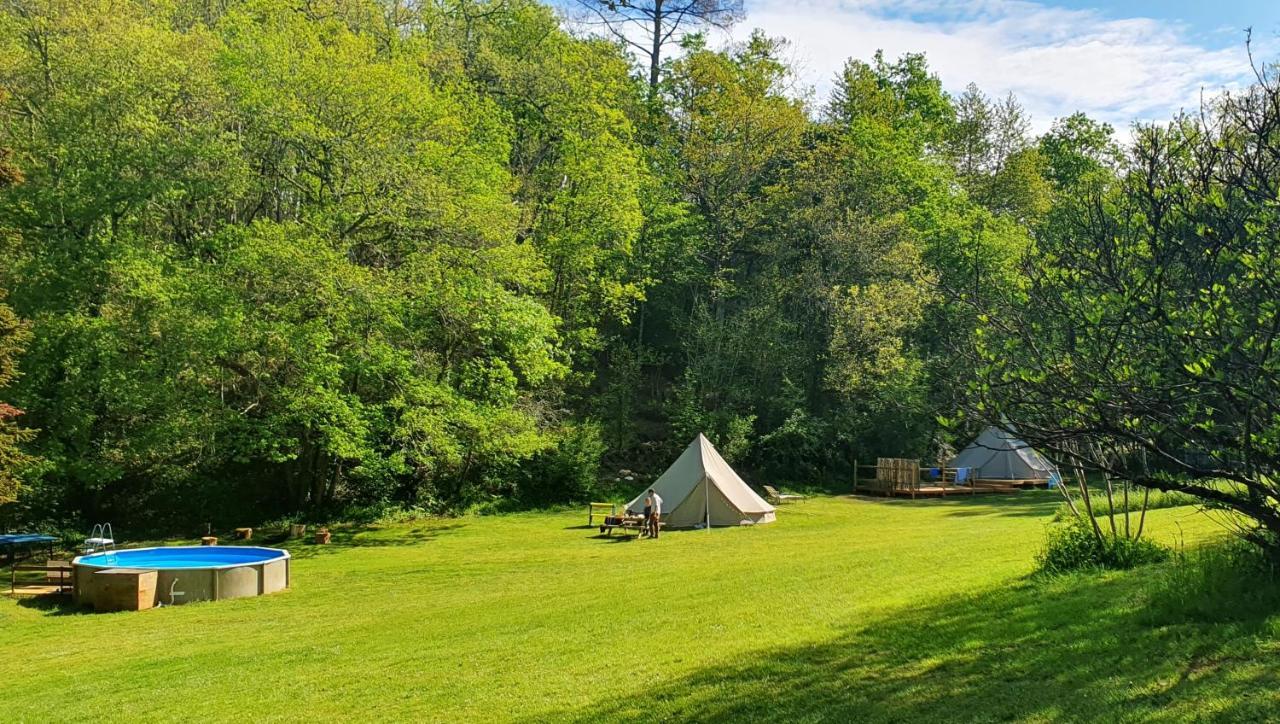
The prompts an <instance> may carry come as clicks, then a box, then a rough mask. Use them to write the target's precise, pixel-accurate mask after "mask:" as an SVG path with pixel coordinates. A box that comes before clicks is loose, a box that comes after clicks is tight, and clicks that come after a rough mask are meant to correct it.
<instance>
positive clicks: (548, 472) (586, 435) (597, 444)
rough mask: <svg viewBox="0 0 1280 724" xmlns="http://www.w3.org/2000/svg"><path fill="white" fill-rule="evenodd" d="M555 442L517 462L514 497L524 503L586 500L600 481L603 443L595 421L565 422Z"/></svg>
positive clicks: (533, 504) (535, 504)
mask: <svg viewBox="0 0 1280 724" xmlns="http://www.w3.org/2000/svg"><path fill="white" fill-rule="evenodd" d="M557 437H558V439H557V443H556V446H555V447H554V448H551V449H550V450H547V451H545V452H542V453H539V454H538V455H536V456H534V457H533V458H532V459H531V460H529V461H527V462H525V463H523V464H522V465H520V468H519V470H518V471H517V473H516V476H515V477H516V498H517V500H518V502H519V503H520V504H521V505H523V506H538V505H549V504H554V503H584V502H589V501H590V500H591V499H592V497H593V496H594V495H595V494H596V489H597V487H598V486H599V482H600V458H601V457H602V456H603V455H604V451H605V445H604V441H603V440H601V437H600V426H599V425H598V424H596V423H594V422H583V423H576V424H571V425H566V426H565V427H564V428H563V429H562V430H560V431H559V434H558V436H557Z"/></svg>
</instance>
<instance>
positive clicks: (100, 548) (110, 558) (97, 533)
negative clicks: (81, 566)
mask: <svg viewBox="0 0 1280 724" xmlns="http://www.w3.org/2000/svg"><path fill="white" fill-rule="evenodd" d="M115 536H116V534H115V531H113V530H111V524H110V523H97V524H95V525H94V526H93V530H92V531H90V533H89V537H88V538H85V539H84V554H85V555H86V556H87V555H92V554H94V553H105V554H106V560H107V564H108V565H115V562H116V540H115Z"/></svg>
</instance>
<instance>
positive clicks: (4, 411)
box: [0, 148, 34, 505]
mask: <svg viewBox="0 0 1280 724" xmlns="http://www.w3.org/2000/svg"><path fill="white" fill-rule="evenodd" d="M11 156H12V153H11V152H10V151H9V150H8V149H6V148H0V188H6V187H9V186H13V185H14V184H17V183H20V182H21V181H22V171H21V170H20V169H18V167H17V166H15V165H14V164H13V163H12V161H11ZM3 233H4V232H3V230H0V234H3ZM3 243H4V242H3V241H2V240H0V244H3ZM4 298H5V294H4V290H3V289H0V391H2V390H4V389H5V388H6V387H7V386H8V385H9V384H11V383H12V382H13V381H14V380H15V379H16V378H17V376H18V364H17V358H18V355H19V354H21V353H22V350H23V347H24V346H25V344H26V342H27V340H28V339H30V336H31V331H30V325H29V324H27V323H25V322H22V321H21V320H19V319H18V317H17V316H16V315H14V313H13V310H12V309H10V308H9V307H8V306H7V305H5V304H4ZM20 415H22V410H19V409H18V408H16V407H14V406H13V405H9V404H6V403H5V402H4V401H3V400H0V505H2V504H4V503H8V502H11V501H13V500H14V499H15V498H16V497H17V494H18V487H19V475H20V473H21V472H22V469H23V468H24V467H26V466H27V465H29V464H30V463H31V462H32V458H31V456H29V455H27V454H26V453H25V452H23V449H22V445H23V444H25V443H28V442H30V441H31V439H32V438H33V437H34V433H33V432H32V431H31V430H27V429H25V428H23V427H20V426H19V425H18V423H17V418H18V417H19V416H20Z"/></svg>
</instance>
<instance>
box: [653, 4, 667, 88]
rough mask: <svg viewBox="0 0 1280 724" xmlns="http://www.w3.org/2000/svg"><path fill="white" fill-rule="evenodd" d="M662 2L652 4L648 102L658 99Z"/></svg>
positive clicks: (662, 15) (660, 64)
mask: <svg viewBox="0 0 1280 724" xmlns="http://www.w3.org/2000/svg"><path fill="white" fill-rule="evenodd" d="M662 3H663V0H655V2H654V3H653V45H652V46H651V47H650V49H649V100H650V101H652V100H653V99H654V98H657V97H658V71H659V70H660V69H661V67H662V19H663V18H664V17H665V13H664V12H663V10H662Z"/></svg>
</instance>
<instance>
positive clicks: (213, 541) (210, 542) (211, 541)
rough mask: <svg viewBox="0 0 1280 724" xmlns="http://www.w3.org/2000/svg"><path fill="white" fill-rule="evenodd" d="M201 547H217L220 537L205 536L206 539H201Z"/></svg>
mask: <svg viewBox="0 0 1280 724" xmlns="http://www.w3.org/2000/svg"><path fill="white" fill-rule="evenodd" d="M200 545H202V546H216V545H218V536H216V535H207V536H205V537H203V538H201V539H200Z"/></svg>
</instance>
